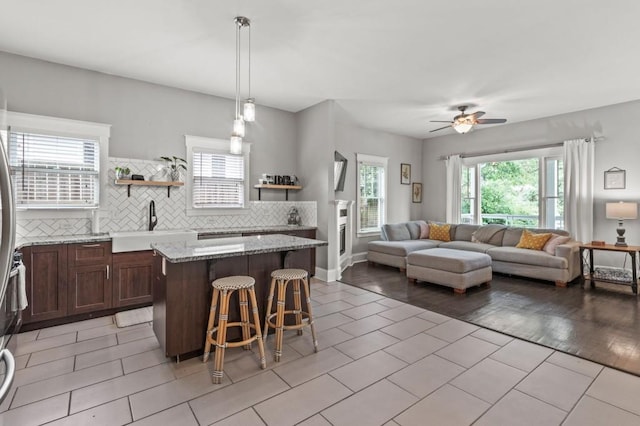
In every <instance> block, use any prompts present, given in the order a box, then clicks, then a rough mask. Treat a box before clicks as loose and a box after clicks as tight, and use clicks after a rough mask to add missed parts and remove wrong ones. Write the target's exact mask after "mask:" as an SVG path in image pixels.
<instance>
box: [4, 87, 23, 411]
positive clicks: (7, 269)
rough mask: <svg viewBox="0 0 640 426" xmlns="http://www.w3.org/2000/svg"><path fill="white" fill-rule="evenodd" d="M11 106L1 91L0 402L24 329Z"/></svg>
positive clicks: (7, 387)
mask: <svg viewBox="0 0 640 426" xmlns="http://www.w3.org/2000/svg"><path fill="white" fill-rule="evenodd" d="M6 131H7V103H6V99H5V97H4V94H3V92H2V90H0V208H1V210H0V212H1V213H2V222H0V226H1V229H0V236H1V237H2V239H1V240H0V333H1V336H0V363H3V364H4V377H3V379H2V383H1V384H0V402H2V401H3V400H4V399H5V398H6V396H7V394H8V393H9V389H10V387H11V384H12V383H13V377H14V375H15V361H14V358H13V354H12V353H11V348H10V345H11V344H15V339H12V335H13V334H14V333H17V332H18V329H19V327H20V322H21V320H20V318H21V310H20V308H19V303H18V299H17V298H18V297H19V293H20V290H19V281H20V278H19V275H20V273H22V272H20V271H21V269H20V268H19V267H18V264H17V262H16V263H14V251H15V227H16V217H15V212H16V209H15V202H14V197H13V194H14V193H13V190H12V185H11V175H10V171H9V162H8V157H7V149H6V148H7V145H6V143H7V140H6V138H7V132H6Z"/></svg>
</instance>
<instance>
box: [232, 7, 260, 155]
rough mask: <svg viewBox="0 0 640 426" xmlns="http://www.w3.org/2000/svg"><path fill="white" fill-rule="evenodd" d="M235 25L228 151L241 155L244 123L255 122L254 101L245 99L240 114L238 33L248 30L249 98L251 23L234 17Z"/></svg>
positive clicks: (243, 18) (246, 19)
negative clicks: (233, 91) (233, 92)
mask: <svg viewBox="0 0 640 426" xmlns="http://www.w3.org/2000/svg"><path fill="white" fill-rule="evenodd" d="M234 22H235V24H236V111H235V113H236V115H235V119H234V120H233V132H232V133H231V140H230V142H231V144H230V151H231V153H232V154H242V138H243V137H244V134H245V121H254V120H255V116H256V114H255V103H254V99H253V98H251V97H249V98H247V100H246V102H245V104H244V116H243V115H241V114H240V78H241V66H240V65H241V62H240V56H241V55H240V48H241V37H240V32H241V30H242V28H243V27H247V28H249V84H248V86H249V96H251V21H250V20H249V18H245V17H244V16H236V17H235V19H234Z"/></svg>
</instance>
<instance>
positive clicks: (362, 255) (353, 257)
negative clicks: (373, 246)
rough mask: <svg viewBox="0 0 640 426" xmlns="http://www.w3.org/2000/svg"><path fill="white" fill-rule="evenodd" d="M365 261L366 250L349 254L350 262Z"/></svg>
mask: <svg viewBox="0 0 640 426" xmlns="http://www.w3.org/2000/svg"><path fill="white" fill-rule="evenodd" d="M366 261H367V252H366V251H363V252H360V253H354V254H352V255H351V263H352V264H354V263H360V262H366Z"/></svg>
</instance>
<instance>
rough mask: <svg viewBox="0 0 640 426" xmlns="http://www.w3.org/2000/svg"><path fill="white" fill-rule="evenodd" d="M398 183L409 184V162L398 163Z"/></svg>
mask: <svg viewBox="0 0 640 426" xmlns="http://www.w3.org/2000/svg"><path fill="white" fill-rule="evenodd" d="M400 183H401V184H402V185H409V184H410V183H411V164H407V163H401V164H400Z"/></svg>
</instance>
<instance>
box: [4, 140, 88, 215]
mask: <svg viewBox="0 0 640 426" xmlns="http://www.w3.org/2000/svg"><path fill="white" fill-rule="evenodd" d="M9 165H10V168H11V174H12V177H13V183H14V187H15V191H16V204H17V206H18V207H26V208H74V207H75V208H80V207H97V206H98V200H99V187H100V144H99V142H98V140H94V139H82V138H73V137H67V136H56V135H47V134H41V133H28V132H19V131H13V130H10V131H9Z"/></svg>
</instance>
